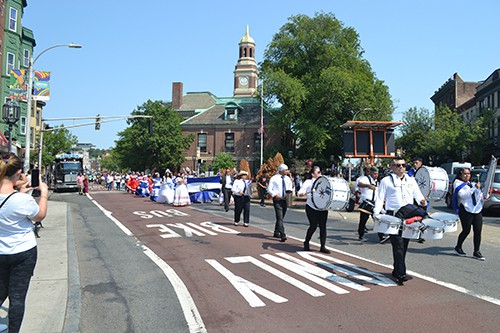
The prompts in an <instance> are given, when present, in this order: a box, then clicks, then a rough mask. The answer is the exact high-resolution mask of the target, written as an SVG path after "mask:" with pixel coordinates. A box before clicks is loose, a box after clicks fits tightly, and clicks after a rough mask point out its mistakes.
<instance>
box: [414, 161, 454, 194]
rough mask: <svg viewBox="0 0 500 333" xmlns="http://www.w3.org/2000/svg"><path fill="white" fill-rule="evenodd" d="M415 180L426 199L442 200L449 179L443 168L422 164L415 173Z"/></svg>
mask: <svg viewBox="0 0 500 333" xmlns="http://www.w3.org/2000/svg"><path fill="white" fill-rule="evenodd" d="M415 180H416V181H417V184H418V187H419V188H420V191H421V192H422V194H423V195H424V197H425V198H427V199H432V200H435V201H438V200H442V199H444V197H445V196H446V193H448V186H449V181H450V180H449V178H448V174H447V173H446V170H445V169H443V168H437V167H428V166H423V167H421V168H420V169H418V171H417V173H416V174H415Z"/></svg>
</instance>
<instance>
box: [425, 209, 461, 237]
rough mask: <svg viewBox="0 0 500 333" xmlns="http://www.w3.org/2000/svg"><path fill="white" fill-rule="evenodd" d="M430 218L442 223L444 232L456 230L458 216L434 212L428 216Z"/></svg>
mask: <svg viewBox="0 0 500 333" xmlns="http://www.w3.org/2000/svg"><path fill="white" fill-rule="evenodd" d="M429 217H430V218H432V219H434V220H438V221H441V222H443V223H444V232H454V231H457V229H458V215H455V214H450V213H442V212H436V213H432V214H431V215H429Z"/></svg>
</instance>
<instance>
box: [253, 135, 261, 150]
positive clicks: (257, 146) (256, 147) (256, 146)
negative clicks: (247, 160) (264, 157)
mask: <svg viewBox="0 0 500 333" xmlns="http://www.w3.org/2000/svg"><path fill="white" fill-rule="evenodd" d="M253 151H260V134H259V133H254V134H253Z"/></svg>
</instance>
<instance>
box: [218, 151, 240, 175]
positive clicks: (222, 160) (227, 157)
mask: <svg viewBox="0 0 500 333" xmlns="http://www.w3.org/2000/svg"><path fill="white" fill-rule="evenodd" d="M235 166H236V163H235V162H234V161H233V155H231V154H228V153H224V152H220V153H217V154H216V155H215V157H214V161H213V162H212V169H213V171H214V172H217V171H220V170H226V169H232V168H234V167H235Z"/></svg>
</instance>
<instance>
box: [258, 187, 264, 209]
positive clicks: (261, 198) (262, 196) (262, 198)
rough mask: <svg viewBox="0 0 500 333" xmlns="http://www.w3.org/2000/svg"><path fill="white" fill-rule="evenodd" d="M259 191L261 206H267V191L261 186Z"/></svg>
mask: <svg viewBox="0 0 500 333" xmlns="http://www.w3.org/2000/svg"><path fill="white" fill-rule="evenodd" d="M257 190H258V193H259V199H260V204H261V205H263V204H265V199H266V190H265V189H263V188H262V187H260V186H258V187H257Z"/></svg>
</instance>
